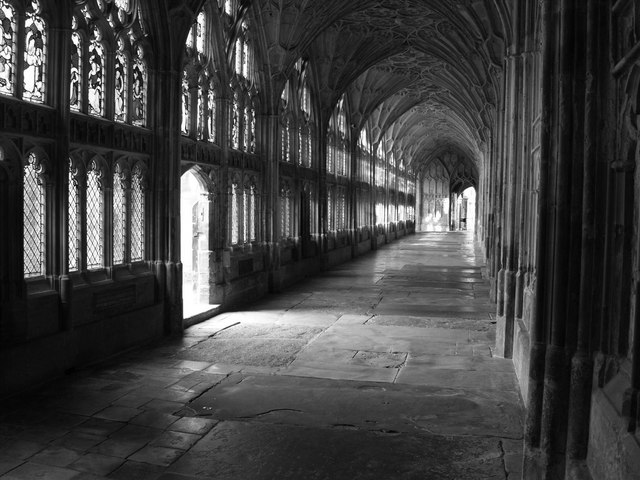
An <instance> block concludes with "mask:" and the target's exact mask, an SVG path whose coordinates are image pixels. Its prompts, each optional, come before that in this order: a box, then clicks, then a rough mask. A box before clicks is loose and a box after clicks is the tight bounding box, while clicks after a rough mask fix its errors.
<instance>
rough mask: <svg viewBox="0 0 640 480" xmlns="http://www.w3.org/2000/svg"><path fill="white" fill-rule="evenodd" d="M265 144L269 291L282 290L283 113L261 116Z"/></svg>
mask: <svg viewBox="0 0 640 480" xmlns="http://www.w3.org/2000/svg"><path fill="white" fill-rule="evenodd" d="M260 125H261V127H260V132H261V134H262V142H261V145H262V148H263V150H264V154H265V164H266V168H265V171H264V176H263V179H264V183H263V197H262V198H263V199H264V201H263V204H264V206H263V212H264V215H265V238H264V244H265V247H266V262H265V267H266V269H267V272H268V277H269V291H270V292H279V291H280V289H281V279H280V202H279V198H280V159H279V157H278V141H279V135H278V131H279V117H278V115H276V114H265V115H262V116H261V117H260Z"/></svg>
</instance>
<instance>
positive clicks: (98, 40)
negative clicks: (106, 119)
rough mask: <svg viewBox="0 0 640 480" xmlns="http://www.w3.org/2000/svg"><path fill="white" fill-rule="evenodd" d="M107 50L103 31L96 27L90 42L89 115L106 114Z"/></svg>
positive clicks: (88, 76)
mask: <svg viewBox="0 0 640 480" xmlns="http://www.w3.org/2000/svg"><path fill="white" fill-rule="evenodd" d="M104 84H105V50H104V46H103V45H102V32H101V31H100V29H99V28H98V27H94V28H93V31H92V32H91V40H90V42H89V72H88V75H87V88H88V95H87V98H88V103H89V106H88V108H89V111H88V113H89V115H96V116H99V117H100V116H103V115H104Z"/></svg>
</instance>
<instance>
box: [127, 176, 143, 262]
mask: <svg viewBox="0 0 640 480" xmlns="http://www.w3.org/2000/svg"><path fill="white" fill-rule="evenodd" d="M144 183H145V182H144V172H143V170H142V168H141V166H140V165H139V164H138V165H136V166H135V167H134V169H133V172H132V173H131V247H130V248H131V261H132V262H139V261H141V260H144V253H145V250H144V241H145V236H144V227H145V221H144V219H145V206H146V202H145V192H144Z"/></svg>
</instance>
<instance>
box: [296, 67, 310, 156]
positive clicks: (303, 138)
mask: <svg viewBox="0 0 640 480" xmlns="http://www.w3.org/2000/svg"><path fill="white" fill-rule="evenodd" d="M301 90H302V94H301V95H302V98H301V99H300V108H301V110H302V119H301V122H300V127H299V132H300V133H299V137H300V140H299V141H300V164H301V165H302V166H304V167H307V168H311V167H312V166H313V153H312V152H313V140H314V137H313V135H314V128H313V115H312V112H311V92H310V90H309V85H308V84H307V77H306V74H305V73H303V76H302V89H301Z"/></svg>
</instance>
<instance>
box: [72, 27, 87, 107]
mask: <svg viewBox="0 0 640 480" xmlns="http://www.w3.org/2000/svg"><path fill="white" fill-rule="evenodd" d="M71 28H72V30H73V32H72V33H71V72H70V77H69V87H70V89H71V91H70V92H69V108H70V109H71V111H72V112H79V111H80V110H81V108H82V78H83V75H84V68H83V61H84V55H83V48H82V44H83V43H84V42H83V40H82V36H81V35H80V33H78V31H77V30H78V20H77V18H76V17H75V16H74V17H73V21H72V27H71Z"/></svg>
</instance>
